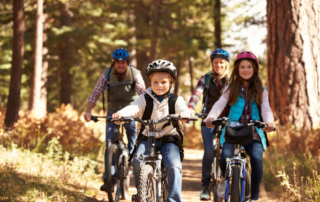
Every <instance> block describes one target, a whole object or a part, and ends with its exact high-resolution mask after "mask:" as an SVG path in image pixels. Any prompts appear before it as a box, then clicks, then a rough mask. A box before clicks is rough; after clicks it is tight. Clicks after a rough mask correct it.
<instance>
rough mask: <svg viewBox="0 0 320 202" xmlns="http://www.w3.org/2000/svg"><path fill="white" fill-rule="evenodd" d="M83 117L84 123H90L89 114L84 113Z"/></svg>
mask: <svg viewBox="0 0 320 202" xmlns="http://www.w3.org/2000/svg"><path fill="white" fill-rule="evenodd" d="M83 117H84V120H86V122H89V121H91V113H90V112H85V113H84V115H83Z"/></svg>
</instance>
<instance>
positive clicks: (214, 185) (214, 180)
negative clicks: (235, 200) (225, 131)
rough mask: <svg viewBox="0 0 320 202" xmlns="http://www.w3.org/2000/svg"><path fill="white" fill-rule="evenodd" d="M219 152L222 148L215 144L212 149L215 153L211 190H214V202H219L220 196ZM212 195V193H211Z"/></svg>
mask: <svg viewBox="0 0 320 202" xmlns="http://www.w3.org/2000/svg"><path fill="white" fill-rule="evenodd" d="M217 152H220V150H219V151H218V150H217V145H214V146H213V149H212V154H213V161H212V182H211V183H212V184H211V191H212V196H213V201H214V202H219V197H218V193H217V190H218V182H217V178H218V169H219V159H218V156H220V155H219V154H218V153H217ZM210 195H211V194H210Z"/></svg>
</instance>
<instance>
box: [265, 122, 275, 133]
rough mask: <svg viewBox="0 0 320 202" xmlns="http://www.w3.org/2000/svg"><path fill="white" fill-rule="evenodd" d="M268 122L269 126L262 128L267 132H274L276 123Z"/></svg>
mask: <svg viewBox="0 0 320 202" xmlns="http://www.w3.org/2000/svg"><path fill="white" fill-rule="evenodd" d="M266 124H267V126H268V127H267V128H263V129H262V130H264V131H265V132H267V133H269V132H272V131H273V129H274V127H275V125H274V123H272V122H266Z"/></svg>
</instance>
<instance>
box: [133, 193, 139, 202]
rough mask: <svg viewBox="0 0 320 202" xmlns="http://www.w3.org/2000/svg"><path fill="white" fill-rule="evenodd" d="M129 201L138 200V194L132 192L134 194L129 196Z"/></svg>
mask: <svg viewBox="0 0 320 202" xmlns="http://www.w3.org/2000/svg"><path fill="white" fill-rule="evenodd" d="M131 201H132V202H138V201H139V197H138V194H134V195H132V197H131Z"/></svg>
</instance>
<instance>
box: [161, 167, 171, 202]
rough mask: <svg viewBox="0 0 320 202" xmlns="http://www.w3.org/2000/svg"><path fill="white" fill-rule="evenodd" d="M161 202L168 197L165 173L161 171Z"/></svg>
mask: <svg viewBox="0 0 320 202" xmlns="http://www.w3.org/2000/svg"><path fill="white" fill-rule="evenodd" d="M161 196H162V197H161V202H165V201H166V200H167V198H168V196H169V191H168V177H167V171H165V170H162V178H161Z"/></svg>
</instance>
